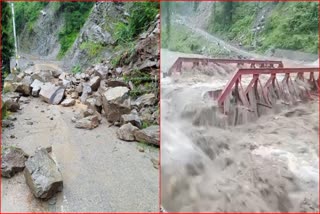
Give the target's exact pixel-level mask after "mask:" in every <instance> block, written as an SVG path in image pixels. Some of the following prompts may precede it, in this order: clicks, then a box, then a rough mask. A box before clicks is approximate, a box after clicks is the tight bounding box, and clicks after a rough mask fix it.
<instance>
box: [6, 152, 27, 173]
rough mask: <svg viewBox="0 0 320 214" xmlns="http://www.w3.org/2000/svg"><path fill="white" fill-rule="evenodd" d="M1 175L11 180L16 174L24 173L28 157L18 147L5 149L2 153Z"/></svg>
mask: <svg viewBox="0 0 320 214" xmlns="http://www.w3.org/2000/svg"><path fill="white" fill-rule="evenodd" d="M1 156H2V162H1V175H2V177H6V178H11V177H12V176H14V175H15V174H16V173H18V172H21V171H23V169H24V167H25V162H26V160H27V159H28V155H27V154H26V153H25V152H24V151H23V150H22V149H21V148H17V147H3V148H2V151H1Z"/></svg>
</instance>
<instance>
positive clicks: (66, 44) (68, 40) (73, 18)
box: [56, 2, 94, 57]
mask: <svg viewBox="0 0 320 214" xmlns="http://www.w3.org/2000/svg"><path fill="white" fill-rule="evenodd" d="M56 4H60V5H57V13H62V14H63V16H64V18H65V25H64V28H63V30H62V31H61V32H59V41H60V44H61V49H60V52H59V56H60V57H63V56H64V55H65V53H66V52H67V51H68V49H69V48H70V47H71V46H72V45H73V43H74V41H75V40H76V38H77V36H78V34H79V31H80V29H81V27H82V26H83V24H84V23H85V21H86V20H87V18H88V15H89V13H90V11H91V8H92V6H93V4H94V2H59V3H56Z"/></svg>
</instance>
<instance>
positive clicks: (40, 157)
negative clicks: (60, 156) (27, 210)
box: [24, 148, 63, 199]
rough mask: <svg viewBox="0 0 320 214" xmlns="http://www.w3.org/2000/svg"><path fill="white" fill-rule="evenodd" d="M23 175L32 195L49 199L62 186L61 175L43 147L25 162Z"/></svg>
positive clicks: (59, 190) (60, 189)
mask: <svg viewBox="0 0 320 214" xmlns="http://www.w3.org/2000/svg"><path fill="white" fill-rule="evenodd" d="M25 165H26V168H25V170H24V176H25V178H26V182H27V184H28V186H29V187H30V189H31V192H32V193H33V195H34V196H35V197H37V198H41V199H50V198H51V197H52V196H54V194H55V193H57V192H61V191H62V188H63V181H62V175H61V172H60V170H59V168H58V167H57V165H56V163H55V162H54V160H53V159H52V158H51V157H50V155H49V154H48V151H47V150H46V149H45V148H41V149H39V150H37V151H36V153H35V154H34V155H33V156H32V157H30V158H29V159H28V160H27V161H26V163H25Z"/></svg>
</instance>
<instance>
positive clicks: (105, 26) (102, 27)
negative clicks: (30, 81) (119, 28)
mask: <svg viewBox="0 0 320 214" xmlns="http://www.w3.org/2000/svg"><path fill="white" fill-rule="evenodd" d="M126 14H127V13H126V9H125V5H124V3H114V2H99V3H96V4H95V5H94V7H93V9H92V12H91V14H90V15H89V18H88V20H87V21H86V23H85V24H84V26H83V28H82V29H81V31H80V33H79V36H78V38H77V39H76V41H75V43H74V44H73V46H72V47H71V49H70V50H69V51H68V53H67V56H66V57H65V65H66V66H67V67H70V65H71V66H73V65H80V66H81V67H88V66H89V65H90V64H92V61H93V60H95V59H94V58H97V57H92V56H90V54H89V53H88V51H87V50H85V49H83V48H81V45H82V44H84V43H89V44H90V43H91V44H92V43H94V44H98V45H100V46H102V47H103V48H102V50H101V53H100V58H106V57H109V56H111V54H112V45H113V44H114V43H115V41H114V38H113V37H112V31H113V29H114V24H115V23H116V22H119V21H124V17H125V16H126Z"/></svg>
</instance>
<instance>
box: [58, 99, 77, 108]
mask: <svg viewBox="0 0 320 214" xmlns="http://www.w3.org/2000/svg"><path fill="white" fill-rule="evenodd" d="M74 104H76V101H75V100H74V99H69V98H68V99H65V100H64V101H62V103H61V105H62V106H63V107H70V106H73V105H74Z"/></svg>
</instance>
